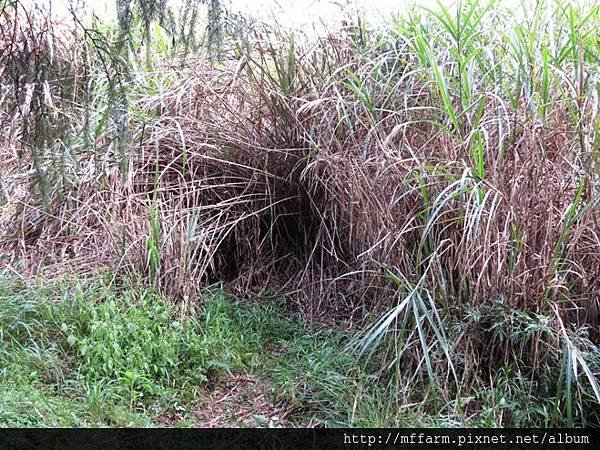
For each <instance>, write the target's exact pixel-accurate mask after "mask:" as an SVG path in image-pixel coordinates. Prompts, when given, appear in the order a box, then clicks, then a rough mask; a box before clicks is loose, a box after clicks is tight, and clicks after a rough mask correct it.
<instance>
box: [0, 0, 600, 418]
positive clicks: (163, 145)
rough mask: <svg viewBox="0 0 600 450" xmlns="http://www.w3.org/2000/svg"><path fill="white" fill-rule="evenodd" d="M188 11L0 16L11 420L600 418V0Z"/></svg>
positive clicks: (162, 7)
mask: <svg viewBox="0 0 600 450" xmlns="http://www.w3.org/2000/svg"><path fill="white" fill-rule="evenodd" d="M188 3H189V4H188V7H187V8H186V9H185V11H186V12H187V15H186V14H176V13H175V12H173V11H171V10H169V9H168V8H167V6H166V4H165V3H164V2H152V8H153V9H151V10H146V9H145V8H146V7H148V5H149V4H150V3H144V2H134V3H133V5H134V7H133V8H129V7H128V8H125V9H121V10H120V11H121V16H120V17H119V18H120V20H119V23H118V24H109V23H99V22H98V21H97V20H94V21H92V22H91V23H90V24H87V23H86V24H84V23H83V22H82V20H75V21H74V23H72V24H70V23H67V21H63V22H60V23H59V22H57V21H55V20H53V19H52V18H51V17H47V16H45V15H44V13H43V12H42V11H41V10H39V11H37V10H33V11H31V10H28V9H25V8H24V7H23V6H22V5H21V4H20V2H19V1H15V0H12V1H7V0H4V1H0V11H1V12H0V61H1V63H0V83H1V90H0V130H1V133H2V134H1V135H0V155H1V156H0V158H1V159H0V161H1V163H2V168H1V169H2V170H1V172H0V176H1V179H0V181H1V187H2V194H1V200H2V210H1V214H0V229H1V230H2V238H1V240H0V251H1V264H2V268H3V271H4V273H5V276H6V277H8V278H6V280H5V281H4V283H5V284H6V286H7V287H5V288H4V289H5V293H4V297H5V299H3V301H2V304H1V306H0V307H1V308H2V309H1V310H0V311H1V314H0V323H1V324H2V328H0V332H1V333H2V339H3V352H2V359H3V363H4V364H5V365H6V367H13V368H14V370H4V371H3V379H4V380H6V381H4V382H3V383H4V384H3V387H2V389H3V390H5V391H6V393H4V392H3V397H4V396H6V398H9V399H15V400H14V402H8V403H7V406H4V405H3V406H2V407H3V408H8V410H7V411H8V412H6V413H5V412H3V413H2V414H3V416H2V417H4V418H3V419H2V420H3V421H4V422H6V423H9V424H26V423H29V424H40V425H52V424H74V425H75V424H77V425H82V424H83V425H111V424H121V425H123V424H130V423H131V424H144V425H149V424H151V423H155V424H160V420H159V419H158V418H160V417H164V415H162V416H161V414H162V413H163V412H165V411H170V412H171V413H172V412H173V411H179V410H177V408H178V407H179V406H174V405H173V403H172V401H173V400H172V399H176V400H175V402H176V403H177V405H185V406H183V408H184V410H186V409H185V408H193V406H192V405H194V404H195V403H194V402H195V401H197V399H198V392H200V391H202V390H203V391H202V392H203V394H202V395H203V396H204V397H205V398H209V399H210V398H211V397H210V396H211V395H215V394H214V393H215V392H218V389H217V390H216V391H215V389H214V388H215V386H218V385H219V383H218V382H215V381H214V380H218V379H219V376H220V375H219V374H221V375H223V374H225V375H226V376H228V377H230V378H231V377H233V379H235V376H238V375H240V374H246V375H248V374H252V376H256V377H258V379H260V380H261V381H260V382H261V383H265V385H268V386H271V387H273V386H274V387H275V388H274V392H283V393H284V399H277V398H275V399H273V401H272V402H271V403H272V404H273V405H278V402H279V401H283V402H284V403H285V404H290V405H292V407H290V408H291V409H286V411H288V415H287V416H286V418H285V420H283V421H281V424H290V425H295V424H309V425H313V424H316V423H325V424H327V425H339V424H346V425H348V424H350V425H358V426H363V425H397V424H403V425H416V424H436V425H461V424H463V425H464V424H468V425H479V426H504V425H514V426H524V425H528V426H533V425H537V426H559V425H560V426H575V425H598V424H599V423H600V422H599V419H600V417H599V416H600V408H599V403H600V385H599V384H598V381H597V376H598V373H599V371H600V353H599V350H598V345H597V344H598V339H599V338H600V328H599V327H600V322H599V318H598V310H599V306H600V227H599V220H600V207H599V200H600V190H599V189H598V187H599V186H600V179H599V177H600V172H599V171H598V162H599V160H598V158H599V154H600V149H599V146H598V143H599V140H598V137H599V129H600V126H599V125H600V121H599V120H598V95H599V90H600V89H599V88H600V84H599V83H600V79H599V74H600V71H599V70H598V68H599V63H598V61H599V53H600V48H599V47H598V36H597V30H598V29H599V28H600V23H599V18H600V14H599V13H600V11H599V9H598V8H599V6H598V5H595V4H593V2H590V4H586V3H585V2H581V3H570V2H563V1H560V0H553V1H550V0H547V1H539V2H535V3H531V4H528V5H527V6H528V8H529V9H528V12H529V14H528V15H527V17H523V18H519V16H518V14H515V12H514V11H511V10H508V9H507V8H505V7H504V6H503V4H502V3H501V2H499V1H494V0H490V1H489V2H487V3H481V2H476V1H471V0H468V1H462V2H458V3H457V4H456V5H453V6H452V7H446V6H444V5H442V4H440V5H438V7H437V8H436V9H427V8H415V9H412V10H410V11H407V12H404V13H403V14H402V15H399V16H398V17H396V18H394V19H393V20H390V21H389V23H387V24H386V25H385V26H383V27H379V28H375V27H372V26H370V25H369V24H368V23H367V22H366V21H365V20H364V19H363V18H362V17H361V16H360V15H358V16H349V17H348V20H346V21H345V22H344V24H341V25H340V27H339V29H338V30H336V31H335V33H331V34H327V35H324V36H308V35H304V34H303V33H301V32H287V31H284V30H282V29H281V28H279V27H277V26H272V25H267V24H260V23H258V22H256V21H251V20H248V19H243V20H242V19H241V18H239V17H236V16H232V15H228V14H227V12H226V11H225V9H223V8H222V7H221V5H220V3H219V2H208V3H209V6H210V8H208V14H207V17H208V18H209V19H210V20H209V21H208V26H207V28H206V30H205V31H204V32H203V33H202V32H200V30H201V26H200V22H199V19H198V17H199V14H200V12H199V11H201V8H200V6H201V5H204V4H206V2H196V3H194V2H188ZM192 4H193V5H194V7H193V8H192V7H191V6H190V5H192ZM136 5H137V6H136ZM140 5H142V6H140ZM144 5H145V6H144ZM189 14H191V16H190V15H189ZM182 30H187V31H185V32H184V31H182ZM216 30H218V33H216ZM215 33H216V34H215ZM106 268H110V272H109V275H108V277H109V280H108V281H107V280H103V279H102V277H101V276H99V275H98V273H99V272H101V271H102V270H106ZM93 274H95V275H93ZM73 276H74V277H75V278H79V279H80V280H79V281H76V282H75V283H74V284H68V287H65V286H63V287H62V288H61V289H62V290H61V289H59V290H58V292H61V294H58V295H57V294H56V293H51V294H48V293H45V291H44V289H41V290H40V289H35V290H26V291H22V289H21V288H18V287H14V286H12V285H11V283H13V284H14V283H15V282H16V281H15V280H17V279H23V280H25V281H23V282H20V281H19V282H18V283H28V285H31V283H32V281H31V280H33V279H38V280H44V281H43V282H44V283H45V284H49V285H51V286H54V285H55V284H56V283H59V284H60V283H63V282H64V280H65V279H70V278H72V277H73ZM128 280H129V281H128ZM132 280H136V281H132ZM217 282H218V283H222V284H223V289H224V291H220V292H218V293H215V291H214V290H213V291H211V290H210V289H209V290H208V291H207V289H208V288H209V287H210V286H213V285H214V284H215V283H217ZM121 283H124V285H123V286H121V285H120V284H121ZM77 286H85V288H83V287H79V288H77ZM50 289H51V290H54V289H58V288H56V287H52V288H50ZM53 292H54V291H53ZM223 292H226V294H224V293H223ZM270 292H277V293H278V295H279V294H280V295H282V296H283V298H285V299H286V300H285V302H284V303H285V308H283V305H279V306H277V303H273V302H272V300H268V299H269V298H270V297H271V296H270V295H269V293H270ZM228 296H234V297H236V298H239V299H244V300H231V299H229V297H228ZM292 312H293V314H297V315H299V317H296V315H293V314H292ZM290 314H292V316H290ZM301 322H302V323H311V322H314V323H313V324H312V325H310V326H307V327H306V328H305V327H304V326H302V325H301ZM319 323H325V324H328V325H334V326H333V329H334V331H332V332H330V333H325V332H323V331H318V329H319V325H318V324H319ZM336 330H337V331H336ZM342 330H345V331H342ZM107 349H111V350H110V351H108V350H107ZM281 349H288V351H287V352H285V353H284V354H283V355H279V353H278V352H280V351H281ZM265 352H266V355H264V356H260V355H262V354H263V353H265ZM46 358H47V359H48V361H50V363H49V364H48V367H47V368H43V367H41V364H40V361H42V360H44V359H46ZM340 380H343V382H341V381H340ZM215 383H216V384H215ZM12 386H15V387H12ZM261 386H262V385H261ZM211 388H212V389H211ZM207 389H208V391H207ZM231 389H232V392H234V393H238V394H239V392H238V391H237V390H236V389H237V387H236V386H234V387H232V388H231ZM199 390H200V391H199ZM210 392H212V394H210ZM202 395H200V397H202ZM236 395H237V394H236ZM240 395H241V394H240ZM238 396H239V395H238ZM242 396H243V395H242ZM259 397H260V396H259ZM80 398H83V399H84V400H85V401H84V402H79V401H77V399H80ZM261 398H262V397H261ZM24 399H27V402H33V404H34V405H39V406H36V407H35V408H26V409H23V408H22V405H23V401H24ZM286 402H287V403H286ZM214 403H215V404H216V403H219V402H214ZM19 405H21V406H19ZM48 405H56V406H52V407H48ZM11 408H13V409H11ZM19 408H20V409H19ZM58 409H60V411H61V412H60V414H57V413H56V410H58ZM50 410H52V411H53V412H52V413H50V412H49V411H50ZM35 411H37V412H35ZM186 411H187V410H186ZM34 412H35V413H34ZM113 413H114V414H113ZM177 414H179V413H177ZM215 415H218V414H217V412H214V414H213V416H215ZM9 416H10V417H11V419H8V417H9ZM192 416H193V414H192ZM208 416H210V414H209V415H208ZM208 416H206V417H208ZM15 417H16V419H15ZM186 417H187V416H186ZM194 417H196V419H197V418H198V415H196V416H194ZM196 419H193V420H196ZM9 420H10V421H13V420H16V421H17V422H8V421H9ZM190 420H191V421H190V422H189V423H188V422H186V421H185V420H184V424H186V423H188V424H193V423H194V422H193V420H192V419H190ZM269 420H270V419H269ZM269 420H267V422H269ZM276 424H277V423H276ZM271 425H273V423H271Z"/></svg>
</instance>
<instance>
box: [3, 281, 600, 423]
mask: <svg viewBox="0 0 600 450" xmlns="http://www.w3.org/2000/svg"><path fill="white" fill-rule="evenodd" d="M111 280H112V279H111V277H109V276H108V275H106V276H99V277H95V278H93V279H89V280H76V281H70V282H66V281H65V282H62V283H60V284H57V285H51V286H42V285H41V284H40V285H35V286H25V284H24V283H23V282H22V281H21V280H17V279H15V278H3V279H1V280H0V337H1V347H0V397H1V398H2V399H3V401H2V403H1V404H0V426H4V427H23V426H29V427H57V426H58V427H82V426H83V427H96V426H100V427H104V426H119V427H128V426H137V427H152V426H160V425H164V424H165V422H164V420H161V418H163V417H173V416H174V417H176V419H169V421H168V425H170V426H196V425H198V424H199V423H198V421H197V415H196V414H195V411H197V410H198V408H211V407H212V406H213V405H212V402H213V400H212V398H211V393H212V392H215V391H216V390H217V389H225V390H227V389H228V387H227V386H228V384H227V381H228V380H233V379H235V377H236V376H241V375H244V376H252V377H253V378H255V379H256V380H258V382H259V383H260V385H261V386H262V387H264V391H265V392H266V393H267V395H268V397H269V400H270V402H272V404H274V405H275V404H277V405H283V409H284V410H285V411H287V413H286V417H285V420H284V421H279V420H278V419H275V420H272V419H270V418H265V417H263V414H262V413H263V411H260V410H257V411H256V417H255V418H254V419H253V421H250V422H248V421H247V420H246V421H245V422H241V421H240V422H235V417H232V418H231V421H232V422H229V423H222V425H227V424H232V423H233V424H237V425H248V424H251V425H256V426H263V425H267V424H268V425H270V426H307V425H325V426H355V427H383V426H405V427H411V426H459V425H471V426H502V425H518V426H524V425H529V426H532V425H542V426H549V425H557V424H559V425H560V424H562V425H564V424H567V422H565V421H566V420H569V421H570V422H571V423H572V420H573V416H575V417H578V416H584V417H585V415H586V414H584V412H583V411H571V412H570V413H569V414H568V417H560V416H559V417H556V413H557V411H560V410H562V408H563V406H564V405H563V404H561V401H562V399H563V397H561V395H562V394H561V392H560V391H559V392H558V393H555V394H554V395H551V392H552V390H553V389H554V388H555V387H556V386H557V385H558V386H560V385H561V381H560V380H561V379H562V378H561V377H562V375H561V373H562V372H561V367H560V365H556V364H554V365H553V364H552V361H548V362H547V364H546V370H545V372H544V373H541V374H537V376H536V377H535V380H534V379H533V378H528V376H527V368H526V367H521V366H515V365H514V364H513V362H512V361H508V362H506V363H505V364H504V365H503V366H500V367H498V368H497V370H495V369H492V371H491V372H490V373H489V374H488V375H487V376H489V377H490V379H491V388H489V387H488V386H485V385H481V386H477V385H474V386H472V387H471V388H470V391H469V393H468V395H463V396H459V397H457V398H455V399H450V400H448V399H446V400H445V402H447V405H446V406H444V404H445V403H444V399H442V398H441V397H435V396H432V395H431V392H430V391H429V390H430V389H434V387H433V386H431V384H432V381H431V380H427V379H422V378H419V377H417V378H414V377H413V378H412V379H409V377H408V375H406V374H410V373H411V371H410V370H408V369H409V367H407V368H406V370H405V371H404V372H405V373H404V374H403V375H398V374H402V371H400V370H398V371H393V372H392V375H391V376H390V375H389V373H388V372H387V371H386V370H385V365H384V364H383V362H384V361H385V360H386V358H387V355H386V354H380V355H379V356H377V357H372V358H364V357H359V355H358V353H357V352H354V351H351V348H352V346H351V345H349V344H350V343H352V342H354V340H353V339H352V337H353V332H348V331H343V330H342V329H339V328H335V327H334V328H332V327H326V326H323V325H320V324H312V325H310V326H305V325H303V323H302V322H301V321H300V319H299V317H298V316H297V315H296V314H295V313H293V312H292V311H291V310H290V308H289V307H288V305H286V302H285V300H284V299H283V298H282V297H273V298H267V299H262V300H260V301H258V300H257V301H244V302H242V301H239V300H235V299H232V298H230V297H228V296H226V295H225V294H223V292H222V291H221V290H218V289H215V290H212V291H207V293H206V295H205V297H204V301H203V305H202V307H201V308H199V310H198V311H196V312H194V313H189V312H188V314H186V315H182V313H181V311H180V310H179V308H178V307H177V306H175V305H174V304H172V303H170V302H167V301H165V300H164V299H163V298H162V297H160V296H159V295H158V294H157V293H156V291H155V290H154V289H153V288H151V287H147V286H144V285H143V284H141V283H140V282H139V281H137V280H132V279H124V280H120V281H118V282H116V283H115V282H111ZM509 316H510V317H512V318H509V319H506V321H505V322H503V323H499V322H498V320H499V319H498V318H503V317H504V318H506V317H509ZM463 319H464V320H461V321H459V322H457V323H456V325H453V326H451V327H449V330H450V333H451V334H452V336H456V335H461V334H464V333H466V332H469V333H471V334H472V335H475V334H477V333H482V332H484V333H487V334H485V335H483V336H482V342H483V341H487V342H491V344H490V345H492V344H493V343H494V342H496V341H497V342H503V340H511V341H514V342H515V343H516V342H519V341H525V342H527V339H528V338H530V337H531V335H532V334H535V333H543V332H545V331H547V329H546V328H547V326H548V322H547V321H545V319H544V317H542V316H539V317H529V316H526V315H524V314H522V313H518V312H516V313H513V314H512V316H511V315H510V314H508V313H501V312H499V311H495V310H494V311H489V312H487V313H485V312H482V311H467V313H466V314H465V317H464V318H463ZM496 319H498V320H496ZM507 321H508V322H510V324H507ZM509 325H510V326H509ZM506 333H509V335H504V334H506ZM515 348H518V346H517V345H516V344H515ZM593 348H594V347H592V349H593ZM557 350H559V349H557ZM480 351H484V352H488V351H490V350H489V349H488V350H485V349H484V348H483V347H482V349H480ZM492 351H493V350H492ZM453 352H458V350H456V349H454V350H453ZM596 352H597V348H596ZM433 356H434V355H433V354H432V357H433ZM438 356H440V358H441V359H442V360H443V353H440V354H439V355H438ZM455 356H456V355H455ZM492 356H493V355H491V354H490V358H491V357H492ZM585 357H586V358H587V359H588V360H590V359H591V360H598V359H599V355H595V356H594V355H590V354H586V355H585ZM398 363H399V364H401V361H400V362H398ZM432 363H433V364H435V361H432ZM539 380H542V381H539ZM543 380H545V381H543ZM419 392H421V394H419ZM244 395H247V394H244ZM250 395H252V394H250ZM440 395H441V394H440ZM577 395H579V397H577V396H576V395H574V394H573V398H572V400H571V402H570V404H569V408H576V407H577V406H576V405H585V401H588V402H590V401H591V400H593V398H592V397H589V398H587V399H586V398H585V395H586V394H585V393H583V394H582V393H577ZM582 395H583V397H582ZM431 398H434V400H433V401H432V400H431ZM241 401H242V402H245V401H246V402H248V401H251V400H241ZM461 412H462V413H461ZM208 414H209V415H210V414H211V413H210V409H209V413H208ZM588 415H589V414H588ZM590 417H591V416H590Z"/></svg>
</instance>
